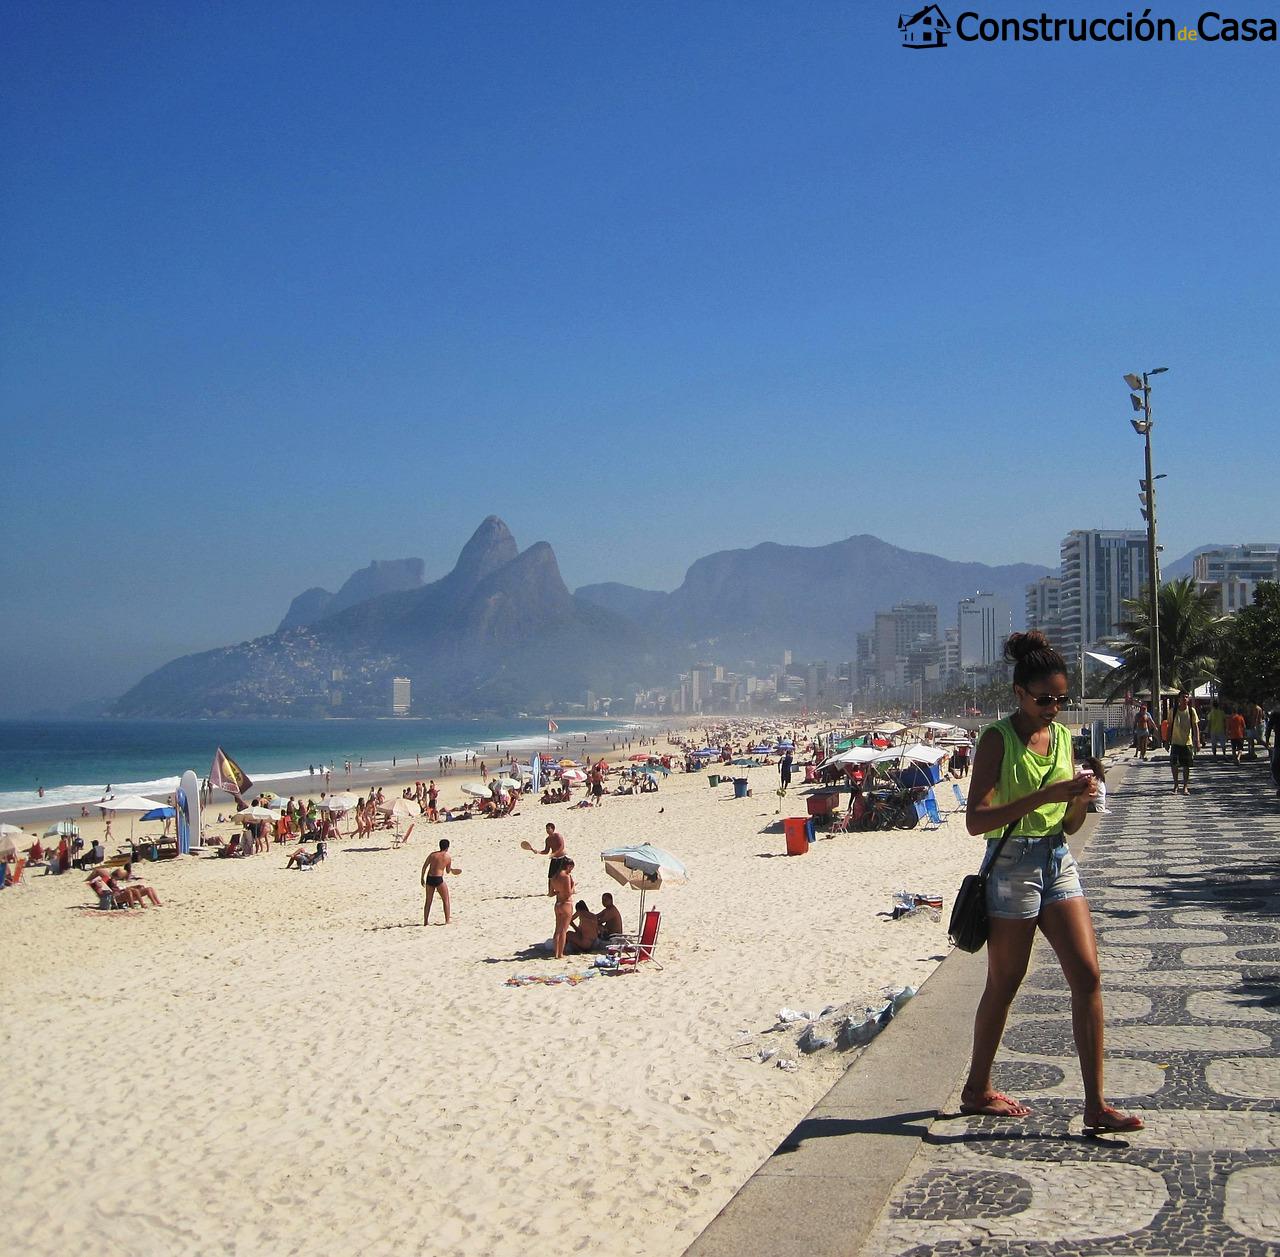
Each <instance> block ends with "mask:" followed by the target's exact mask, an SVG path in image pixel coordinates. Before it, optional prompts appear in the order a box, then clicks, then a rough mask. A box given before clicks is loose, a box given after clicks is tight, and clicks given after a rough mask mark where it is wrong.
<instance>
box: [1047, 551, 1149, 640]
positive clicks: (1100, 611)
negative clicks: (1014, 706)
mask: <svg viewBox="0 0 1280 1257" xmlns="http://www.w3.org/2000/svg"><path fill="white" fill-rule="evenodd" d="M1061 557H1062V570H1061V585H1060V587H1059V616H1060V619H1061V623H1062V630H1061V640H1059V641H1055V642H1054V643H1053V644H1054V645H1055V646H1056V647H1057V648H1058V649H1059V650H1060V651H1061V652H1062V654H1063V655H1065V656H1066V657H1067V659H1069V660H1070V659H1074V658H1076V657H1077V656H1078V655H1079V654H1080V651H1081V650H1083V649H1085V648H1087V647H1089V646H1092V645H1094V644H1095V643H1097V642H1099V641H1102V640H1103V639H1105V638H1110V637H1114V636H1116V634H1117V633H1118V632H1119V631H1120V625H1121V623H1122V622H1123V621H1125V620H1127V619H1128V618H1129V616H1128V613H1127V612H1126V610H1125V606H1124V604H1125V602H1127V601H1130V600H1134V599H1138V598H1141V597H1142V596H1143V591H1144V590H1145V589H1146V585H1147V534H1146V533H1145V532H1137V531H1132V532H1131V531H1120V530H1101V529H1093V528H1077V529H1074V530H1072V531H1071V532H1070V533H1068V534H1067V536H1066V537H1065V538H1064V539H1063V542H1062V548H1061ZM1051 640H1052V639H1051Z"/></svg>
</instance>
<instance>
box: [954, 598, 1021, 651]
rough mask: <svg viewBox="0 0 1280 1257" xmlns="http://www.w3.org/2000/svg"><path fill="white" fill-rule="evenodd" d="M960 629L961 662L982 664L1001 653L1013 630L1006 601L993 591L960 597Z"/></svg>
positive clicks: (957, 616) (957, 620)
mask: <svg viewBox="0 0 1280 1257" xmlns="http://www.w3.org/2000/svg"><path fill="white" fill-rule="evenodd" d="M956 624H957V627H958V628H959V630H960V666H961V667H962V668H985V667H988V666H989V665H991V664H993V663H995V662H996V660H997V659H999V658H1000V657H1001V656H1002V654H1003V653H1004V643H1005V640H1006V639H1007V638H1008V636H1009V634H1010V633H1011V632H1012V631H1013V616H1012V613H1011V612H1010V611H1009V605H1008V603H1006V602H1005V601H1004V599H1002V598H997V597H996V595H995V594H984V593H977V594H974V596H973V597H972V598H961V599H960V604H959V606H958V607H957V608H956Z"/></svg>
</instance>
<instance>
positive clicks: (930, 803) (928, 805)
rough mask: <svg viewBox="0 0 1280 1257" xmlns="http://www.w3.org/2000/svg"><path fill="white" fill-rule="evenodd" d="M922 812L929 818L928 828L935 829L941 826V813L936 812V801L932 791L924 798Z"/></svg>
mask: <svg viewBox="0 0 1280 1257" xmlns="http://www.w3.org/2000/svg"><path fill="white" fill-rule="evenodd" d="M924 810H925V812H926V814H927V815H928V817H929V825H930V828H932V829H937V828H938V826H939V825H941V824H942V813H941V812H939V811H938V800H937V799H936V798H935V797H934V794H933V791H932V790H930V791H929V793H928V794H926V795H925V796H924Z"/></svg>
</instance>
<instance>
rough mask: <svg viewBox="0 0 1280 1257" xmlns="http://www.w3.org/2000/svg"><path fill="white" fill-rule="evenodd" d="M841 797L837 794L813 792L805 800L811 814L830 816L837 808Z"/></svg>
mask: <svg viewBox="0 0 1280 1257" xmlns="http://www.w3.org/2000/svg"><path fill="white" fill-rule="evenodd" d="M839 797H840V796H839V795H836V794H811V795H810V796H809V797H808V798H807V799H806V800H805V806H806V807H807V808H808V809H809V815H810V816H830V815H831V813H832V812H834V811H835V810H836V803H837V800H838V799H839Z"/></svg>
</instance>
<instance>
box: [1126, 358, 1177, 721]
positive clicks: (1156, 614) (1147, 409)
mask: <svg viewBox="0 0 1280 1257" xmlns="http://www.w3.org/2000/svg"><path fill="white" fill-rule="evenodd" d="M1168 369H1169V368H1168V367H1156V368H1155V369H1154V370H1153V371H1144V372H1143V373H1142V376H1141V378H1139V376H1137V375H1136V374H1130V375H1126V376H1125V377H1124V382H1125V383H1126V384H1127V385H1128V386H1129V387H1130V388H1131V389H1133V390H1135V391H1134V392H1131V393H1130V394H1129V401H1130V404H1131V405H1132V406H1133V408H1134V410H1135V411H1138V412H1139V413H1140V414H1141V415H1142V418H1141V419H1130V420H1129V422H1130V423H1131V424H1133V430H1134V431H1135V432H1136V433H1138V435H1139V436H1141V437H1142V438H1143V441H1144V442H1145V445H1146V460H1147V474H1146V477H1145V478H1144V479H1143V481H1142V487H1141V490H1140V492H1139V495H1138V500H1139V501H1140V502H1141V503H1142V517H1143V519H1145V520H1146V521H1147V600H1148V611H1147V615H1148V619H1149V620H1150V628H1151V646H1150V650H1151V710H1152V713H1153V715H1154V716H1155V720H1156V724H1157V725H1159V724H1160V717H1161V710H1162V709H1161V694H1160V690H1161V686H1160V552H1159V549H1158V547H1157V546H1156V479H1157V477H1156V476H1155V475H1154V474H1153V473H1152V470H1151V429H1152V428H1153V427H1154V426H1155V421H1154V420H1153V419H1152V418H1151V377H1152V376H1153V375H1163V374H1164V373H1165V372H1166V371H1167V370H1168Z"/></svg>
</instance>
